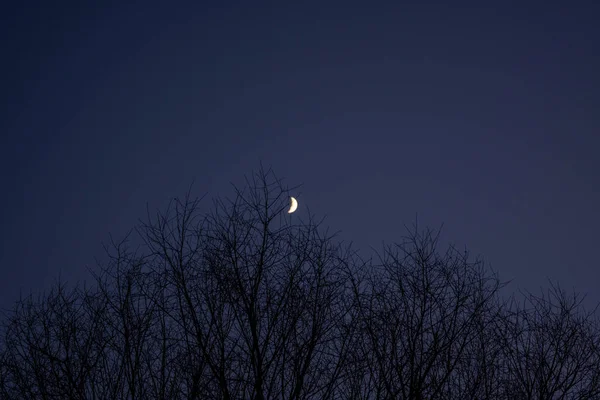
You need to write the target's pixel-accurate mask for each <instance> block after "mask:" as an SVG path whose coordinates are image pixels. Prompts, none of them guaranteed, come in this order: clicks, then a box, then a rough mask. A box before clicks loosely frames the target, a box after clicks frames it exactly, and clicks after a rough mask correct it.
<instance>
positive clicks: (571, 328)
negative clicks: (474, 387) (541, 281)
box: [498, 283, 600, 400]
mask: <svg viewBox="0 0 600 400" xmlns="http://www.w3.org/2000/svg"><path fill="white" fill-rule="evenodd" d="M582 301H583V297H581V296H579V295H578V294H571V295H569V294H567V293H566V292H565V291H564V290H562V289H561V288H560V287H559V286H558V284H555V283H551V286H550V289H548V290H547V292H546V293H544V292H542V295H541V296H536V295H534V294H531V293H527V294H526V296H525V297H524V299H523V301H522V302H520V303H519V302H517V301H513V302H512V303H511V307H510V308H509V309H508V310H507V313H506V318H504V319H503V320H501V323H500V324H498V327H499V329H498V336H499V338H500V340H501V341H502V344H503V346H502V349H503V355H504V357H503V359H504V369H503V379H502V382H503V384H504V392H505V394H506V396H507V397H510V398H514V399H528V400H529V399H531V400H533V399H536V400H551V399H552V400H553V399H599V398H600V352H599V349H600V337H599V330H598V324H597V319H596V318H595V313H594V312H585V310H584V309H583V307H582Z"/></svg>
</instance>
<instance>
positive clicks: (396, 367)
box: [361, 227, 500, 400]
mask: <svg viewBox="0 0 600 400" xmlns="http://www.w3.org/2000/svg"><path fill="white" fill-rule="evenodd" d="M438 240H439V232H438V233H437V234H434V233H433V232H432V231H430V230H426V231H424V232H419V231H418V230H417V229H416V227H415V230H414V231H413V232H410V231H409V236H408V237H406V240H405V241H404V242H402V243H401V244H398V245H394V246H388V247H386V248H385V249H384V252H383V255H382V256H381V263H380V265H378V266H374V270H375V272H374V274H373V276H372V278H371V288H370V291H369V293H367V295H365V296H363V298H362V300H361V308H362V312H361V315H362V317H363V329H364V332H365V340H364V343H363V346H364V349H365V350H364V351H365V359H366V360H367V364H368V369H369V374H368V376H369V380H368V381H367V382H368V384H369V385H370V389H371V390H370V393H371V394H372V397H373V398H385V399H388V398H402V399H415V400H420V399H425V398H428V399H429V398H431V399H446V398H473V397H470V396H474V395H476V394H479V392H481V391H482V390H483V389H482V388H481V387H482V386H483V385H484V384H485V381H483V380H482V379H477V378H475V379H472V380H471V381H470V382H468V381H465V380H464V379H465V378H466V377H465V374H464V370H465V369H468V370H469V371H473V368H475V370H476V374H479V375H481V374H482V373H483V369H485V366H486V365H487V364H484V363H480V364H474V363H475V362H476V361H478V360H477V357H480V359H479V361H480V362H482V361H483V362H485V361H487V360H483V359H481V357H483V356H484V355H487V354H489V351H488V349H483V354H479V353H478V351H477V350H476V348H475V347H474V344H475V343H476V342H477V340H478V339H480V338H478V335H480V334H481V333H482V332H485V331H486V330H487V329H488V326H489V325H490V324H491V323H492V320H493V317H494V315H495V314H496V313H497V307H496V304H495V300H496V293H497V290H498V288H499V287H500V283H499V281H498V280H497V278H496V277H495V276H493V275H490V274H489V273H488V272H487V270H485V269H484V268H483V265H482V264H481V263H480V262H478V261H476V262H469V260H468V254H466V253H460V252H459V251H457V250H456V249H454V248H452V247H451V248H449V249H448V250H447V251H446V252H445V253H444V254H440V253H439V252H438V251H437V246H438ZM479 343H480V344H481V343H482V340H481V339H480V340H479Z"/></svg>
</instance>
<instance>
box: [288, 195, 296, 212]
mask: <svg viewBox="0 0 600 400" xmlns="http://www.w3.org/2000/svg"><path fill="white" fill-rule="evenodd" d="M297 208H298V200H296V199H295V198H293V197H290V209H289V210H288V214H291V213H293V212H294V211H296V209H297Z"/></svg>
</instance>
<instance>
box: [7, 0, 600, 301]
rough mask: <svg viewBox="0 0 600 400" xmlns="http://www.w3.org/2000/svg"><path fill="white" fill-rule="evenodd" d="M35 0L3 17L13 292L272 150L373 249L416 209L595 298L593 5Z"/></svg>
mask: <svg viewBox="0 0 600 400" xmlns="http://www.w3.org/2000/svg"><path fill="white" fill-rule="evenodd" d="M35 3H36V2H27V3H24V4H26V7H25V5H21V6H17V7H21V8H19V9H16V8H13V9H2V10H1V11H0V15H1V17H0V18H1V21H0V30H1V40H2V43H1V49H2V56H1V59H2V70H3V74H2V80H1V82H2V88H1V90H0V93H1V96H2V100H3V102H2V103H3V105H2V118H1V120H0V129H1V131H0V132H1V134H2V136H1V139H0V140H1V141H0V156H1V159H0V163H1V165H0V167H1V171H2V193H3V195H2V196H1V200H0V202H1V207H0V210H1V214H0V217H1V219H0V235H1V247H0V305H1V306H2V307H8V306H10V305H11V304H12V302H13V301H14V300H15V299H16V298H17V297H18V294H19V290H23V291H24V292H25V293H28V292H29V290H33V291H37V290H40V289H42V288H44V287H48V285H50V284H51V283H52V282H53V281H54V280H55V279H56V278H57V277H58V274H59V273H61V275H62V278H63V279H66V280H69V281H71V282H74V281H77V280H81V279H84V278H86V277H87V272H86V268H87V266H91V265H94V263H95V261H94V257H101V256H102V254H103V250H102V247H101V242H103V241H107V239H108V234H109V232H112V233H113V234H114V235H116V236H117V237H119V236H122V235H123V234H124V233H125V232H127V231H128V230H129V229H130V228H131V227H132V226H133V225H134V224H135V223H136V221H137V220H138V219H139V218H140V217H143V216H144V215H145V207H146V203H147V202H148V203H149V205H150V208H152V209H155V208H162V207H164V206H165V204H166V202H167V201H168V199H169V198H171V197H173V196H181V195H182V194H184V193H185V191H186V189H187V188H188V186H189V185H190V184H191V182H192V180H194V179H195V184H194V192H195V193H196V194H198V195H202V194H204V193H209V195H210V196H216V195H230V194H232V191H231V187H230V182H236V183H241V182H242V178H243V175H244V174H247V173H249V172H251V170H252V169H256V168H257V167H258V166H259V161H260V160H262V162H263V163H264V164H265V165H271V166H273V168H274V170H275V172H276V173H277V174H279V175H280V176H282V177H284V178H285V179H286V183H288V184H289V185H290V186H293V185H296V184H303V187H302V189H301V191H302V195H301V196H300V202H301V203H300V207H301V208H300V209H299V212H300V213H302V212H303V211H304V212H306V208H305V207H307V206H308V207H309V208H310V210H311V211H312V212H314V213H316V214H318V215H321V216H322V215H325V214H326V215H327V216H328V217H327V220H326V222H327V224H328V225H329V226H331V228H332V229H334V230H338V229H339V230H341V231H342V232H341V237H342V238H343V239H347V240H354V242H355V243H356V244H357V245H359V246H361V247H367V246H369V245H372V246H375V247H378V246H379V245H380V243H381V241H382V240H385V241H386V242H391V241H394V240H397V239H398V238H399V236H400V235H402V234H403V233H404V228H403V224H411V223H412V222H413V221H414V218H415V214H416V213H418V214H419V220H420V221H421V223H423V224H427V225H431V226H433V227H438V226H439V225H440V224H441V223H444V224H445V229H444V236H445V237H446V238H447V239H448V240H451V241H453V242H455V243H456V244H457V245H459V246H464V245H466V246H467V247H468V248H470V249H471V250H472V251H473V252H474V253H475V254H481V255H483V256H484V258H485V259H486V261H488V262H489V263H490V264H491V265H492V267H493V268H495V269H496V270H498V271H499V273H500V276H501V278H504V279H514V283H513V285H512V286H511V287H512V288H514V289H516V288H518V287H522V288H530V289H533V290H537V288H539V287H540V286H542V285H544V286H545V285H546V280H547V278H552V279H556V280H559V281H560V282H561V283H562V284H563V286H565V287H566V288H572V287H574V288H575V289H576V290H579V291H582V292H589V299H590V300H591V301H593V302H597V301H600V293H595V292H594V291H596V290H597V289H596V288H597V284H598V282H599V281H600V272H599V265H598V264H599V263H598V248H599V246H598V244H597V243H598V239H599V238H600V234H599V233H598V232H599V230H598V229H599V227H600V211H598V207H599V205H600V189H599V188H598V171H600V157H599V156H598V153H599V149H600V112H599V110H600V78H599V76H600V75H599V73H598V71H600V50H599V49H600V26H599V24H598V20H599V18H600V6H598V5H595V4H594V2H591V1H590V2H587V3H586V2H574V3H573V4H570V3H569V2H555V3H556V5H552V4H551V2H538V4H534V2H514V3H511V2H493V4H494V5H493V6H492V2H472V3H471V4H469V3H466V2H465V3H462V4H461V3H460V2H443V3H445V4H436V3H431V2H423V1H418V2H414V3H407V2H402V1H395V2H387V3H384V2H380V3H372V4H371V3H367V2H360V3H358V2H356V3H353V2H349V1H344V2H337V3H336V2H314V3H312V4H311V3H309V2H285V3H288V4H287V5H283V4H282V3H284V2H273V4H268V3H261V2H239V3H233V2H232V3H229V4H228V5H225V2H214V4H212V5H207V4H209V2H203V1H199V2H194V3H191V2H190V3H188V4H184V3H178V5H177V6H174V4H175V3H173V2H169V3H168V2H161V3H162V4H158V3H156V4H153V3H152V2H150V1H147V2H137V4H133V3H128V4H124V3H126V2H114V3H115V4H114V5H109V2H96V4H100V3H103V4H105V5H103V6H101V5H98V6H96V7H89V6H84V5H82V4H81V3H82V2H80V3H78V4H75V3H74V4H73V5H72V6H68V7H67V6H63V7H57V6H56V4H57V3H49V2H39V4H38V5H36V4H35ZM300 3H301V4H300ZM321 3H326V4H327V5H322V4H321ZM483 3H487V4H489V6H484V5H482V4H483ZM521 3H523V4H521ZM525 3H527V4H528V5H527V4H525ZM61 4H67V3H66V2H62V3H61ZM191 4H193V5H191ZM215 4H219V5H215ZM367 4H370V5H369V6H367ZM450 4H452V5H451V6H450ZM514 4H520V6H515V5H514ZM3 7H6V6H3ZM13 7H15V6H13ZM206 204H207V206H208V205H209V202H207V203H206Z"/></svg>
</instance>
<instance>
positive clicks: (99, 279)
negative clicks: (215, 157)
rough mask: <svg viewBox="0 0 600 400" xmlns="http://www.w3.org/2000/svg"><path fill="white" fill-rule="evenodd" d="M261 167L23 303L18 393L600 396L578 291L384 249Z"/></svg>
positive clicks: (410, 241)
mask: <svg viewBox="0 0 600 400" xmlns="http://www.w3.org/2000/svg"><path fill="white" fill-rule="evenodd" d="M289 194H290V191H289V190H288V189H287V188H286V187H284V185H283V184H282V182H281V181H280V180H279V179H277V178H276V177H275V175H274V174H273V173H272V172H271V171H270V170H262V169H261V170H260V171H258V173H256V174H253V175H252V176H251V177H250V178H248V179H247V180H246V185H245V187H244V188H243V189H236V191H235V195H234V196H233V198H232V199H229V200H223V199H217V200H215V201H214V203H213V204H212V206H211V207H208V206H207V205H206V204H205V202H202V201H201V200H199V199H195V198H193V197H192V196H191V194H190V193H188V194H187V195H186V197H185V198H183V199H174V200H173V201H172V202H171V203H170V205H169V207H168V208H167V209H166V210H165V211H164V212H157V213H156V214H151V213H150V212H148V216H147V218H146V219H145V220H144V221H141V222H140V224H139V225H138V226H137V229H135V230H134V231H133V233H132V234H131V235H129V236H128V237H127V238H126V239H125V240H121V241H112V240H111V242H110V245H109V246H107V247H106V254H107V257H106V260H105V261H104V262H103V263H102V264H101V265H100V266H99V269H98V270H97V271H96V272H95V273H94V278H95V280H94V283H93V285H92V286H84V287H83V288H80V287H78V286H76V287H74V288H69V287H67V286H66V285H65V284H58V285H56V287H55V288H54V289H52V290H51V291H50V292H49V293H48V294H45V295H41V296H39V297H37V298H34V297H33V296H29V297H26V298H24V299H21V300H20V301H19V302H17V303H16V306H15V308H14V310H13V311H12V312H10V313H8V314H7V315H6V316H5V318H4V320H3V322H2V324H0V327H1V331H0V333H1V340H0V398H2V399H4V398H6V399H132V400H135V399H161V400H164V399H253V400H265V399H297V400H300V399H407V400H408V399H410V400H423V399H506V400H508V399H595V398H599V397H598V396H599V392H598V390H599V387H600V372H599V370H598V367H597V365H598V363H599V361H600V359H599V354H600V352H599V348H600V330H599V329H598V328H599V327H598V326H597V324H596V323H595V319H594V318H593V314H592V313H587V314H586V313H583V311H582V308H581V304H580V301H579V298H578V297H576V296H575V297H573V298H569V297H568V296H567V295H566V293H565V292H563V291H561V290H559V289H558V287H557V286H555V287H553V289H552V290H551V291H550V292H549V293H548V295H547V296H545V297H544V296H543V297H535V296H532V295H531V296H528V297H527V298H526V301H525V303H523V305H522V306H521V305H520V303H519V304H517V303H516V302H514V301H513V302H512V303H508V304H504V303H502V302H501V301H500V299H499V296H498V290H499V288H500V287H501V286H502V285H501V283H500V281H499V280H498V278H497V276H496V275H495V274H494V273H493V272H492V271H491V270H489V269H488V268H486V267H485V266H484V264H483V263H482V262H481V261H479V260H471V259H470V257H469V255H468V253H466V252H461V251H458V250H457V249H455V248H454V247H450V248H448V249H447V250H445V251H444V252H440V250H439V247H440V244H439V232H433V231H431V230H425V231H419V230H417V228H416V227H415V229H414V230H409V232H408V236H407V237H406V238H405V239H404V240H403V241H401V242H400V243H398V244H394V245H391V246H387V247H385V248H384V249H383V252H382V253H381V255H379V256H378V259H377V260H376V261H373V260H368V261H363V260H361V258H360V257H358V255H357V253H355V252H354V250H353V248H352V246H349V245H345V244H343V243H341V242H340V241H339V240H337V239H336V236H335V235H332V234H329V233H328V231H327V230H326V229H324V227H323V225H322V221H318V220H316V219H315V218H314V217H313V216H312V215H311V214H310V213H308V212H306V211H304V210H303V213H302V215H301V216H299V215H296V214H293V215H289V214H287V213H286V209H287V207H288V199H289Z"/></svg>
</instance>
